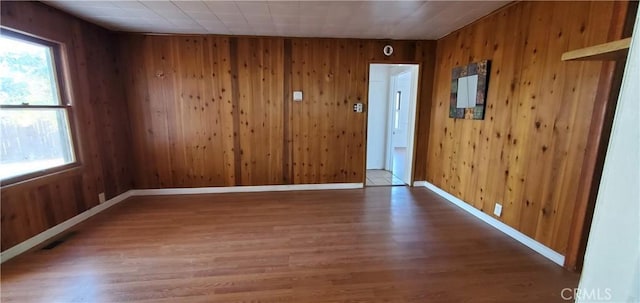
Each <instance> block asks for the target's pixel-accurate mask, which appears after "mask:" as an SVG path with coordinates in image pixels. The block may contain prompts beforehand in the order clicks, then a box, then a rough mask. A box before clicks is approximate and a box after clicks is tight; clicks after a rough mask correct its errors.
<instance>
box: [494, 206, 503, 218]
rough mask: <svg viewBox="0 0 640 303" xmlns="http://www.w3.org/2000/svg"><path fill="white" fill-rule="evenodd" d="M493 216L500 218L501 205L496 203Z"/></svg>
mask: <svg viewBox="0 0 640 303" xmlns="http://www.w3.org/2000/svg"><path fill="white" fill-rule="evenodd" d="M493 214H494V215H496V217H500V216H501V215H502V204H500V203H496V207H495V208H494V209H493Z"/></svg>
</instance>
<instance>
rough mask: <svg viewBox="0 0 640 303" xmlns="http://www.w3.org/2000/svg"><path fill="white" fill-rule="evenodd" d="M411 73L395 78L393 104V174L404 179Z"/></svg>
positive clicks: (391, 153) (407, 72) (400, 74)
mask: <svg viewBox="0 0 640 303" xmlns="http://www.w3.org/2000/svg"><path fill="white" fill-rule="evenodd" d="M411 81H412V77H411V71H403V72H401V73H399V74H397V75H395V76H393V85H392V86H393V90H392V102H391V106H392V107H391V111H390V112H391V144H390V147H391V150H390V151H389V154H390V156H391V162H392V163H391V172H392V173H393V174H394V175H395V176H396V177H398V178H400V179H403V181H404V176H405V175H406V161H407V145H408V139H409V136H408V133H409V132H408V129H409V105H410V101H411V100H410V98H411Z"/></svg>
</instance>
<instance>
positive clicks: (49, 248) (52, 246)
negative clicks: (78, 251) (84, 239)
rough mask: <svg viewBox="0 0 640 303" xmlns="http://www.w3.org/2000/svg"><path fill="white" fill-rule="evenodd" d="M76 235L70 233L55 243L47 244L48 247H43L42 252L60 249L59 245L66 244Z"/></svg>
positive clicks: (73, 232)
mask: <svg viewBox="0 0 640 303" xmlns="http://www.w3.org/2000/svg"><path fill="white" fill-rule="evenodd" d="M75 235H76V232H75V231H72V232H69V233H67V234H66V235H64V236H62V237H60V238H58V239H56V240H55V241H53V242H51V243H49V244H47V246H45V247H43V248H42V250H51V249H54V248H56V247H58V245H60V244H62V243H64V242H65V241H67V240H69V238H71V237H73V236H75Z"/></svg>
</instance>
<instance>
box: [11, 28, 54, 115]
mask: <svg viewBox="0 0 640 303" xmlns="http://www.w3.org/2000/svg"><path fill="white" fill-rule="evenodd" d="M57 87H58V86H57V83H56V78H55V69H54V65H53V56H52V52H51V48H50V47H48V46H44V45H39V44H35V43H31V42H27V41H23V40H17V39H14V38H11V37H9V36H6V35H3V36H0V104H2V105H9V104H10V105H20V104H25V103H28V104H30V105H59V104H60V101H59V100H60V99H59V97H58V96H59V95H58V88H57Z"/></svg>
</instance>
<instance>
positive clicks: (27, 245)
mask: <svg viewBox="0 0 640 303" xmlns="http://www.w3.org/2000/svg"><path fill="white" fill-rule="evenodd" d="M358 188H364V183H326V184H294V185H264V186H229V187H198V188H163V189H132V190H129V191H126V192H124V193H122V194H120V195H118V196H116V197H114V198H112V199H109V200H108V201H105V202H104V203H101V204H98V205H97V206H95V207H93V208H90V209H88V210H86V211H84V212H83V213H80V214H78V215H76V216H75V217H73V218H71V219H69V220H67V221H64V222H62V223H60V224H58V225H56V226H54V227H51V228H49V229H47V230H45V231H43V232H41V233H39V234H37V235H35V236H33V237H31V238H29V239H27V240H25V241H23V242H21V243H19V244H17V245H16V246H14V247H11V248H9V249H7V250H5V251H4V252H2V253H0V263H4V262H6V261H8V260H10V259H12V258H14V257H15V256H17V255H19V254H22V253H24V252H25V251H27V250H29V249H32V248H33V247H36V246H37V245H40V244H41V243H43V242H45V241H47V240H49V239H51V238H53V237H55V236H57V235H59V234H61V233H63V232H64V231H66V230H67V229H69V228H71V227H73V226H75V225H77V224H78V223H80V222H82V221H84V220H86V219H88V218H90V217H92V216H94V215H96V214H97V213H99V212H102V211H104V210H105V209H107V208H109V207H111V206H113V205H116V204H117V203H120V202H122V201H124V200H126V199H127V198H129V197H134V196H156V195H188V194H218V193H248V192H266V191H297V190H326V189H358Z"/></svg>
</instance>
